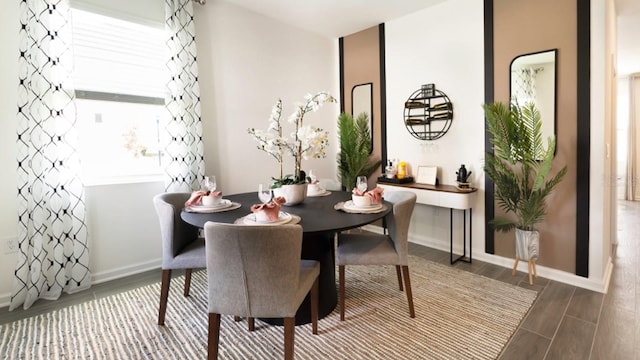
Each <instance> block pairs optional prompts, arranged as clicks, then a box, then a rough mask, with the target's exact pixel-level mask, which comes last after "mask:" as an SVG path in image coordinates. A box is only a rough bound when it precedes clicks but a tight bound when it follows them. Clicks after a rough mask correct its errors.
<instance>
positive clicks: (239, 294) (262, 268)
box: [204, 222, 302, 318]
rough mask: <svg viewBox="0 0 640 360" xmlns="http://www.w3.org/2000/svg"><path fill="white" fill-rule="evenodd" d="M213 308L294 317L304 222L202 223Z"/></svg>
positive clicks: (223, 310)
mask: <svg viewBox="0 0 640 360" xmlns="http://www.w3.org/2000/svg"><path fill="white" fill-rule="evenodd" d="M204 233H205V244H206V245H205V252H206V254H207V277H208V281H209V312H210V313H218V314H229V315H230V314H233V315H238V316H247V317H277V318H280V317H291V316H294V315H295V313H296V310H297V309H298V307H299V305H300V304H299V303H296V300H295V299H296V295H295V294H296V292H297V290H298V281H299V277H300V256H301V251H302V227H301V226H300V225H278V226H252V225H233V224H221V223H214V222H207V223H206V224H205V225H204Z"/></svg>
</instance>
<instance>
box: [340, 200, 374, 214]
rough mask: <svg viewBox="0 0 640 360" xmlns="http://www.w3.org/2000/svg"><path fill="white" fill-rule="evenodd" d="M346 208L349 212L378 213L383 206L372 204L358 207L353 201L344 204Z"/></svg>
mask: <svg viewBox="0 0 640 360" xmlns="http://www.w3.org/2000/svg"><path fill="white" fill-rule="evenodd" d="M344 208H345V209H347V210H357V211H376V210H380V209H382V204H371V205H369V206H357V205H355V204H354V203H353V201H351V200H347V201H345V202H344Z"/></svg>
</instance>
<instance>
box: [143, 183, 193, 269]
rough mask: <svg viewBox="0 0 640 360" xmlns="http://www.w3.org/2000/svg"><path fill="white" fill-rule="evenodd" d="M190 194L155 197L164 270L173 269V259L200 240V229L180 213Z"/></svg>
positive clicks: (166, 194)
mask: <svg viewBox="0 0 640 360" xmlns="http://www.w3.org/2000/svg"><path fill="white" fill-rule="evenodd" d="M190 196H191V194H190V193H164V194H159V195H156V196H154V197H153V205H154V206H155V208H156V212H157V213H158V220H160V234H161V236H162V268H163V269H167V268H171V262H172V260H173V258H174V257H175V256H176V255H177V254H178V253H180V251H181V250H182V249H184V247H185V246H187V245H189V244H190V243H192V242H193V241H195V240H196V239H198V231H199V230H198V228H197V227H195V226H193V225H189V224H187V223H186V222H184V221H182V219H181V218H180V211H182V208H183V207H184V203H185V202H186V201H187V200H188V199H189V197H190Z"/></svg>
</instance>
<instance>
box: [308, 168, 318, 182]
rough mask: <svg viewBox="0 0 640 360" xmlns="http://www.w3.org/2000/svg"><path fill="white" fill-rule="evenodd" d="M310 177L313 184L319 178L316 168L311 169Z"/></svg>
mask: <svg viewBox="0 0 640 360" xmlns="http://www.w3.org/2000/svg"><path fill="white" fill-rule="evenodd" d="M309 179H311V183H312V184H314V183H315V182H316V180H318V174H317V173H316V171H315V170H313V169H309Z"/></svg>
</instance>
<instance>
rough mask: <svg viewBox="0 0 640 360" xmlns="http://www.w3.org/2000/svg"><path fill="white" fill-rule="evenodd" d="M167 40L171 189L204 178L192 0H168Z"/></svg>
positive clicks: (196, 183) (192, 184) (194, 186)
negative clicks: (168, 52) (168, 56)
mask: <svg viewBox="0 0 640 360" xmlns="http://www.w3.org/2000/svg"><path fill="white" fill-rule="evenodd" d="M165 18H166V28H167V32H168V36H169V38H168V40H167V44H168V46H169V51H170V54H169V55H170V58H169V61H168V63H167V67H168V68H169V71H170V81H169V84H168V88H169V94H168V98H167V100H166V106H167V109H168V110H169V113H170V114H171V119H170V122H169V125H168V127H167V130H168V132H169V137H170V143H169V144H168V145H167V147H166V149H165V152H166V155H167V161H168V163H167V167H166V174H167V185H166V190H167V191H168V192H178V191H182V192H188V191H191V190H194V189H199V188H200V182H201V181H202V180H203V179H204V145H203V142H202V120H201V117H200V87H199V85H198V64H197V62H196V59H197V51H196V35H195V24H194V22H193V4H192V1H191V0H165Z"/></svg>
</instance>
